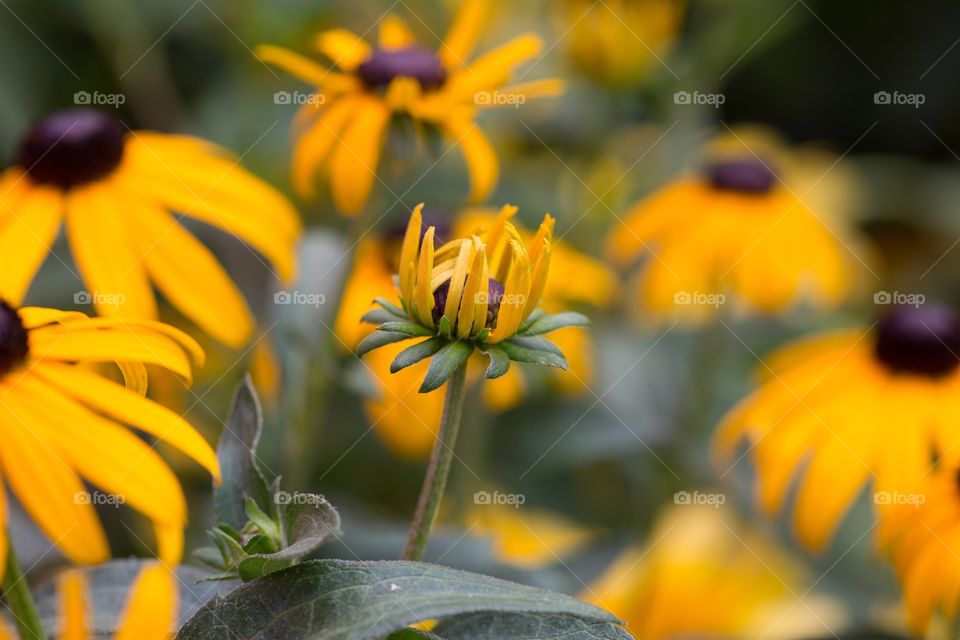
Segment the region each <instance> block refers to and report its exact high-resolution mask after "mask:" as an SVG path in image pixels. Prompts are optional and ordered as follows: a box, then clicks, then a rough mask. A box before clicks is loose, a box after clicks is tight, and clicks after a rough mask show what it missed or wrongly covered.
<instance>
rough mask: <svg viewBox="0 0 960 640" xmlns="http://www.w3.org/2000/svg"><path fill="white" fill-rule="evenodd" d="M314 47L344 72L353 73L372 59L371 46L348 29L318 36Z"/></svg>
mask: <svg viewBox="0 0 960 640" xmlns="http://www.w3.org/2000/svg"><path fill="white" fill-rule="evenodd" d="M313 45H314V47H315V48H316V49H317V51H319V52H320V53H322V54H323V55H325V56H327V57H328V58H330V61H331V62H333V64H335V65H337V66H338V67H340V68H341V69H343V70H344V71H353V70H354V69H356V68H357V66H359V64H360V63H361V62H363V61H364V60H366V59H367V58H369V57H370V45H369V44H367V43H366V42H364V41H363V40H362V39H361V38H360V36H358V35H356V34H355V33H353V32H351V31H347V30H346V29H330V30H329V31H323V32H321V33H319V34H317V36H316V38H315V39H314V42H313Z"/></svg>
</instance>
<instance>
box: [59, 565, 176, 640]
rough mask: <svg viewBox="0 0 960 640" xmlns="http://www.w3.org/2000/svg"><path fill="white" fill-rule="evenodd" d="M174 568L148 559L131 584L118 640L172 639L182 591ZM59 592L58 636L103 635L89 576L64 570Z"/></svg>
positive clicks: (73, 639)
mask: <svg viewBox="0 0 960 640" xmlns="http://www.w3.org/2000/svg"><path fill="white" fill-rule="evenodd" d="M173 571H174V570H173V569H172V568H171V567H168V566H166V565H164V564H163V563H160V562H151V563H147V564H146V565H145V566H144V567H143V569H141V570H140V573H139V575H138V576H137V578H136V579H135V580H134V582H133V584H131V585H130V590H129V593H128V595H127V598H126V603H125V605H124V608H123V613H122V614H121V616H120V620H119V622H118V623H117V632H116V633H115V634H114V635H113V639H114V640H170V639H171V638H173V636H174V634H175V633H176V626H177V611H178V608H179V592H178V590H177V585H176V576H175V575H174V573H173ZM57 592H58V595H59V610H58V613H59V616H58V618H59V620H58V624H59V630H60V633H59V635H58V636H57V637H58V638H63V639H64V640H91V639H92V638H94V637H101V632H99V631H98V630H97V628H96V626H95V624H94V614H95V612H94V611H93V610H92V606H91V603H90V594H89V585H88V583H87V580H86V577H85V576H84V575H83V574H82V573H81V572H79V571H77V570H68V571H65V572H63V573H62V574H61V575H60V576H59V579H58V582H57Z"/></svg>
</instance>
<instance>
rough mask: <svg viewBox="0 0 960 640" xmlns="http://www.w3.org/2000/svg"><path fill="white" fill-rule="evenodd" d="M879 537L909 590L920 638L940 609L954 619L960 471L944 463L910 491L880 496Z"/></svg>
mask: <svg viewBox="0 0 960 640" xmlns="http://www.w3.org/2000/svg"><path fill="white" fill-rule="evenodd" d="M874 503H875V504H876V505H877V510H878V516H879V525H878V536H877V537H878V538H879V540H880V544H881V546H882V547H883V548H884V550H885V551H886V552H887V553H888V554H889V556H890V558H891V560H892V562H893V565H894V568H895V569H896V573H897V578H898V580H899V582H900V584H901V587H902V589H903V599H904V603H905V604H906V610H907V621H908V623H909V625H910V628H911V629H912V630H913V632H914V633H916V634H917V635H918V636H921V637H927V636H926V632H927V629H928V627H929V626H930V624H931V621H932V620H933V618H934V613H935V612H936V611H937V610H940V611H941V612H942V613H943V614H944V615H945V616H946V617H947V618H948V619H954V618H956V616H957V605H958V604H960V555H958V553H957V550H958V549H960V473H958V471H957V467H956V466H955V465H943V466H942V467H941V468H940V469H938V470H937V471H936V472H931V473H930V474H929V475H928V476H927V477H925V478H924V479H923V482H922V483H920V484H919V485H918V486H917V487H915V488H914V489H912V490H910V491H899V492H897V491H884V492H877V493H875V494H874Z"/></svg>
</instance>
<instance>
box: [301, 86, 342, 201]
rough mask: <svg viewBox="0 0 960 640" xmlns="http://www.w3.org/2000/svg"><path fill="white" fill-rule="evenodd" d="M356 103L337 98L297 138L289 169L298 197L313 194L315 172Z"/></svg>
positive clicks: (314, 194) (331, 147) (315, 192)
mask: <svg viewBox="0 0 960 640" xmlns="http://www.w3.org/2000/svg"><path fill="white" fill-rule="evenodd" d="M356 105H357V102H356V100H355V99H353V98H350V97H344V98H342V99H340V100H337V101H336V102H334V103H333V104H331V105H330V107H329V108H327V110H326V111H324V113H323V115H322V116H320V117H319V118H318V119H317V121H316V122H314V123H313V124H312V125H311V126H310V128H309V129H307V130H306V131H305V132H304V133H303V135H302V136H300V138H299V139H298V140H297V143H296V145H295V146H294V148H293V160H292V167H291V171H292V173H293V186H294V188H295V189H296V190H297V193H299V194H300V196H301V197H303V198H314V197H316V195H317V190H316V186H315V180H316V175H315V174H316V173H317V170H318V169H319V168H320V165H321V164H322V163H323V161H324V159H325V158H326V157H327V155H328V154H329V153H330V150H331V149H333V146H334V144H335V143H336V142H337V140H338V139H339V137H340V134H341V132H342V131H343V129H344V127H345V126H346V125H347V122H348V121H349V120H350V116H352V115H353V112H354V109H355V108H356Z"/></svg>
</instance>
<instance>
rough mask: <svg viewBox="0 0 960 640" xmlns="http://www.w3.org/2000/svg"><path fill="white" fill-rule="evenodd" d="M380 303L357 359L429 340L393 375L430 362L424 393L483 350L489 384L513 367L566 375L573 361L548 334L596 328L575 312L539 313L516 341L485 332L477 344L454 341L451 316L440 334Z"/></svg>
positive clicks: (400, 358)
mask: <svg viewBox="0 0 960 640" xmlns="http://www.w3.org/2000/svg"><path fill="white" fill-rule="evenodd" d="M374 302H376V303H377V305H379V307H380V308H379V309H374V310H372V311H369V312H367V313H366V314H365V315H364V316H363V318H362V322H366V323H368V324H375V325H377V328H376V331H374V332H373V333H371V334H370V335H369V336H367V337H366V338H364V339H363V340H362V341H361V342H360V344H359V345H358V346H357V355H358V356H360V357H363V356H364V355H365V354H367V353H369V352H370V351H373V350H374V349H379V348H380V347H383V346H386V345H388V344H393V343H395V342H403V341H405V340H412V339H415V338H426V340H422V341H420V342H418V343H416V344H414V345H413V346H410V347H407V348H406V349H404V350H403V351H401V352H400V353H399V354H397V357H396V358H394V360H393V362H392V363H391V364H390V372H391V373H396V372H397V371H400V370H401V369H405V368H407V367H409V366H411V365H414V364H416V363H418V362H420V361H421V360H424V359H426V358H430V365H429V367H428V368H427V375H426V376H425V377H424V380H423V384H421V385H420V393H428V392H430V391H433V390H435V389H438V388H439V387H441V386H442V385H443V383H445V382H446V381H447V380H448V379H449V378H450V376H452V375H453V374H454V372H455V371H457V369H459V368H460V367H461V366H463V365H464V364H465V363H466V362H467V360H468V359H469V358H470V356H471V355H472V354H473V350H474V349H479V350H480V351H481V352H482V353H483V354H485V355H487V356H488V357H489V358H490V364H489V366H488V367H487V371H486V376H487V378H499V377H500V376H502V375H504V374H506V373H507V371H509V370H510V362H511V361H514V362H526V363H530V364H539V365H545V366H548V367H558V368H560V369H566V368H567V361H566V359H565V358H564V356H563V352H562V351H561V350H560V348H559V347H558V346H557V345H556V344H554V343H553V342H551V341H549V340H547V339H546V338H544V337H543V334H546V333H550V332H551V331H556V330H557V329H562V328H564V327H586V326H589V324H590V321H589V320H588V319H587V318H586V316H584V315H582V314H579V313H575V312H573V311H565V312H563V313H556V314H546V313H544V312H543V311H541V310H540V309H537V310H536V311H534V312H533V313H531V314H530V317H529V318H527V320H526V321H525V322H524V323H523V324H522V325H521V326H520V328H519V329H518V330H517V333H516V335H514V336H512V337H510V338H508V339H507V340H503V341H501V342H497V343H495V344H490V343H487V342H486V340H487V338H488V337H489V336H490V330H489V329H484V330H483V331H481V332H480V333H479V334H477V336H476V337H473V338H468V339H457V338H454V337H453V336H452V327H451V325H450V320H449V319H448V318H447V317H446V316H443V317H442V318H441V319H440V323H439V325H438V326H437V328H436V329H430V328H427V327H425V326H423V325H421V324H419V323H417V322H414V321H413V320H411V319H410V318H409V317H408V316H407V314H406V312H405V311H404V310H403V309H401V308H400V307H398V306H396V305H395V304H392V303H391V302H389V301H387V300H384V299H383V298H376V299H375V300H374Z"/></svg>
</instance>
